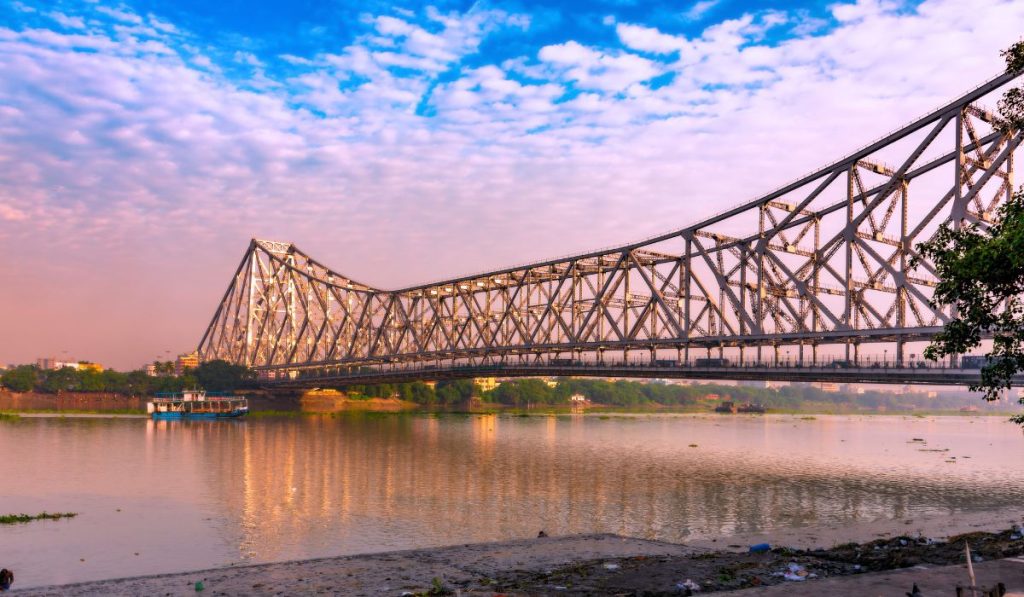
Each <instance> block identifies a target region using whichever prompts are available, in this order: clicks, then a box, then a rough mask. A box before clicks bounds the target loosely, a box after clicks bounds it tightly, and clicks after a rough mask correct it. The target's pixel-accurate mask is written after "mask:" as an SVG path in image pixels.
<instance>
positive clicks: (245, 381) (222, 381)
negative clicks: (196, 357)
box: [188, 359, 256, 392]
mask: <svg viewBox="0 0 1024 597" xmlns="http://www.w3.org/2000/svg"><path fill="white" fill-rule="evenodd" d="M188 374H191V375H193V376H194V377H195V379H197V380H198V382H199V385H200V386H202V387H203V388H204V389H206V390H209V391H211V392H223V391H231V390H238V389H242V388H246V387H250V386H251V385H252V383H253V381H254V380H255V379H256V376H255V375H254V374H253V372H252V370H250V369H249V368H248V367H245V366H243V365H234V364H232V363H229V362H227V361H223V360H220V359H216V360H213V361H207V362H205V363H202V364H200V365H199V366H198V367H196V368H195V369H192V370H190V371H189V372H188Z"/></svg>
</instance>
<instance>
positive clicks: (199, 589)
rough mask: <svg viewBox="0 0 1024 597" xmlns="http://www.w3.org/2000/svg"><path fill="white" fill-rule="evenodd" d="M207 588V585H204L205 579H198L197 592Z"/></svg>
mask: <svg viewBox="0 0 1024 597" xmlns="http://www.w3.org/2000/svg"><path fill="white" fill-rule="evenodd" d="M205 588H206V587H205V586H203V581H201V580H197V581H196V592H199V591H202V590H203V589H205Z"/></svg>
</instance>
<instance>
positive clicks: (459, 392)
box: [435, 379, 480, 406]
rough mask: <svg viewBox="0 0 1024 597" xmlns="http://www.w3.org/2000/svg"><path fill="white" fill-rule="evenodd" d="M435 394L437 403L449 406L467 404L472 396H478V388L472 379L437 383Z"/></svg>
mask: <svg viewBox="0 0 1024 597" xmlns="http://www.w3.org/2000/svg"><path fill="white" fill-rule="evenodd" d="M435 393H436V394H437V400H438V402H440V403H441V404H445V405H449V406H450V405H453V404H462V403H466V402H469V401H470V399H471V398H473V397H474V396H479V395H480V388H478V387H477V386H476V384H475V383H473V380H472V379H455V380H446V381H439V382H437V386H436V388H435Z"/></svg>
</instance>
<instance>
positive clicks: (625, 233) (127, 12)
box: [0, 0, 1024, 369]
mask: <svg viewBox="0 0 1024 597" xmlns="http://www.w3.org/2000/svg"><path fill="white" fill-rule="evenodd" d="M1021 23H1024V2H1020V1H1019V0H970V1H967V0H924V1H916V0H915V1H902V0H859V1H856V2H848V1H833V2H822V1H818V0H791V1H774V2H742V1H739V0H699V1H697V2H692V1H689V0H686V1H679V2H640V1H633V0H588V1H581V2H560V3H552V2H529V1H519V2H516V1H511V2H500V3H498V2H494V3H488V2H434V3H413V2H399V3H391V2H379V1H376V0H362V1H358V2H350V1H347V0H331V1H328V0H322V1H321V0H317V1H313V0H246V1H244V2H243V1H241V0H222V1H220V2H207V1H199V0H140V1H137V2H125V3H107V2H95V1H84V2H73V1H67V2H65V1H60V0H57V1H49V2H34V1H31V0H18V1H14V2H10V1H7V0H0V251H2V253H0V254H2V255H3V257H2V258H0V363H26V362H34V361H35V359H36V358H37V357H43V356H56V357H58V358H70V359H76V360H79V359H81V360H85V359H88V360H96V361H99V362H101V363H104V364H107V365H110V366H113V367H116V368H119V369H127V368H135V367H139V366H141V365H142V364H144V363H145V362H148V361H151V360H153V359H155V358H160V359H164V358H167V357H169V356H173V355H175V354H177V353H180V352H186V351H189V350H191V349H193V348H194V347H195V346H196V344H197V343H198V341H199V339H200V337H201V336H202V333H203V331H204V330H205V327H206V325H207V324H208V323H209V320H210V318H211V317H212V315H213V311H214V309H215V307H216V304H217V301H218V300H219V298H220V296H221V294H222V293H223V292H224V289H225V287H226V286H227V284H228V282H229V279H230V276H231V274H232V273H233V271H234V269H235V267H236V266H237V264H238V261H239V260H240V259H241V258H242V254H243V252H244V251H245V249H246V247H247V245H248V241H249V239H250V238H252V237H258V238H264V239H272V240H281V241H290V242H294V243H295V244H296V245H297V246H299V247H300V248H302V249H303V250H304V251H305V252H307V253H309V254H310V255H312V256H314V257H315V258H317V259H318V260H320V261H322V262H324V263H326V264H327V265H329V266H331V267H332V268H334V269H335V270H337V271H340V272H343V273H345V274H346V275H349V276H351V277H353V278H354V279H357V280H361V281H364V282H366V283H368V284H371V285H374V286H376V287H380V288H397V287H402V286H406V285H411V284H414V283H419V282H427V281H430V280H436V279H441V278H444V277H448V276H454V275H459V274H468V273H472V272H478V271H485V270H489V269H495V268H498V267H502V266H510V265H514V264H519V263H525V262H530V261H534V260H538V259H543V258H549V257H555V256H559V255H567V254H572V253H576V252H580V251H583V250H589V249H596V248H599V247H606V246H612V245H618V244H623V243H626V242H629V241H633V240H637V239H641V238H646V237H649V236H652V235H654V234H657V233H662V232H666V231H669V230H673V229H678V228H681V227H683V226H685V225H687V224H690V223H693V222H696V221H699V220H700V219H701V218H702V217H706V216H708V215H711V214H713V213H716V212H718V211H721V210H722V209H725V208H727V207H730V206H733V205H735V204H738V203H741V202H743V201H746V200H749V199H752V198H754V197H756V196H758V195H762V194H764V193H766V192H768V191H770V190H772V189H774V188H776V187H778V186H780V185H781V184H783V183H785V182H787V181H789V180H792V179H794V178H796V177H798V176H799V175H801V174H804V173H806V172H809V171H811V170H813V169H815V168H816V167H818V166H821V165H824V164H825V163H827V162H830V161H832V160H834V159H836V158H839V157H841V156H842V155H844V154H846V153H848V152H849V151H851V150H853V149H855V148H858V147H860V146H863V145H864V144H866V143H867V142H869V141H871V140H873V139H875V138H877V137H879V136H881V135H883V134H884V133H886V132H888V131H890V130H892V129H895V128H897V127H899V126H900V125H902V124H904V123H906V122H908V121H909V120H911V119H913V118H914V117H916V116H919V115H922V114H924V113H925V112H927V111H929V110H930V109H933V108H935V107H937V106H938V105H941V104H943V103H945V102H947V101H949V100H951V99H953V98H955V97H956V96H958V95H960V94H961V93H962V92H964V91H966V90H968V89H970V88H972V87H974V86H976V85H977V84H979V83H981V82H983V81H985V80H987V79H989V78H991V77H993V76H995V75H996V74H998V73H999V72H1000V71H1001V70H1002V67H1003V64H1002V60H1001V58H1000V57H999V50H1000V49H1002V48H1005V47H1007V46H1009V45H1010V44H1011V43H1013V42H1015V41H1017V40H1019V39H1020V38H1021V36H1022V34H1024V30H1022V29H1021V27H1020V24H1021Z"/></svg>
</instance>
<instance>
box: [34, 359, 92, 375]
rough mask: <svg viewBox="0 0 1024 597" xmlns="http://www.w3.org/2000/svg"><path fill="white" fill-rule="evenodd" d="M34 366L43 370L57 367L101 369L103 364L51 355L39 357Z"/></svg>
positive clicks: (80, 369)
mask: <svg viewBox="0 0 1024 597" xmlns="http://www.w3.org/2000/svg"><path fill="white" fill-rule="evenodd" d="M36 366H37V367H39V368H40V369H42V370H43V371H56V370H57V369H74V370H76V371H96V372H97V373H98V372H101V371H103V365H100V364H99V363H94V362H92V361H58V360H57V359H55V358H53V357H40V358H38V359H36Z"/></svg>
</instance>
